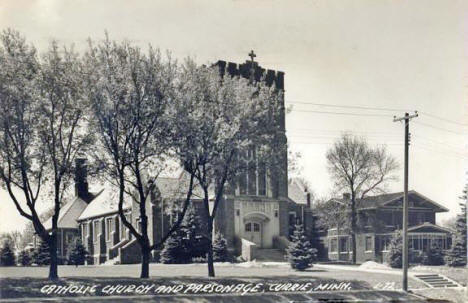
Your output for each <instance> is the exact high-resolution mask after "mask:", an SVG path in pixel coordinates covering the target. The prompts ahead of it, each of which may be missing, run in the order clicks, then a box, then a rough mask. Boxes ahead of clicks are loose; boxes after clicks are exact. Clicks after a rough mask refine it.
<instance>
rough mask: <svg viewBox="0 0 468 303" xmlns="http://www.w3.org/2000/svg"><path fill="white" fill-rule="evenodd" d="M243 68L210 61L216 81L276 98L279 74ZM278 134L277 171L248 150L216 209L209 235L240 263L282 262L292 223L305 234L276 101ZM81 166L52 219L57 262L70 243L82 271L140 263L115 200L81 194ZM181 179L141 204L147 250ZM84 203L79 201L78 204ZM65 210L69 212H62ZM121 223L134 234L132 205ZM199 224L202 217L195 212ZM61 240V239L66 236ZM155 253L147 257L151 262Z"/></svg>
mask: <svg viewBox="0 0 468 303" xmlns="http://www.w3.org/2000/svg"><path fill="white" fill-rule="evenodd" d="M249 55H250V56H251V60H248V61H246V62H245V63H242V64H237V63H232V62H225V61H218V62H217V63H216V64H215V66H218V67H219V71H220V74H221V75H223V76H224V74H225V73H228V74H229V75H232V76H241V77H245V78H247V79H253V80H255V81H265V82H266V83H267V84H268V85H269V86H274V87H275V88H276V89H278V90H281V91H283V92H284V73H283V72H280V71H274V70H265V69H264V68H262V67H260V66H259V65H258V63H257V62H256V61H254V56H255V55H254V54H253V52H251V53H250V54H249ZM280 111H281V113H280V118H279V120H278V121H277V123H279V129H280V133H279V134H278V138H279V139H278V140H277V142H275V144H281V145H282V147H284V148H282V150H284V153H283V154H282V155H281V157H280V158H281V160H280V164H279V165H278V166H277V167H276V168H275V167H273V168H266V167H263V166H262V165H260V164H259V163H258V162H259V161H257V158H256V152H255V149H250V150H248V151H247V152H246V153H245V154H246V155H245V161H248V162H249V164H250V163H251V165H249V167H253V168H254V169H249V170H247V171H246V172H245V173H243V174H242V175H241V176H239V178H238V180H237V182H235V183H236V184H230V186H228V189H227V190H226V192H225V195H224V197H223V201H222V202H221V203H220V205H219V208H218V210H217V213H216V218H215V230H216V231H218V232H220V233H221V234H222V235H223V236H224V237H225V238H226V240H227V242H228V246H229V248H230V250H231V251H232V252H233V253H234V254H236V255H241V256H242V257H243V258H244V259H245V260H253V259H258V258H261V257H262V256H266V255H275V256H276V257H278V256H279V257H280V258H282V256H283V255H284V249H285V248H286V247H287V245H288V243H289V241H288V237H289V236H290V234H291V233H292V230H293V227H294V225H295V224H296V223H297V222H303V223H304V226H305V230H306V232H308V233H311V232H312V230H313V224H314V219H313V216H312V212H311V205H310V203H311V202H310V194H309V193H308V192H307V188H306V187H305V186H304V184H302V183H301V182H299V181H298V180H290V181H288V173H287V167H288V163H287V161H288V160H287V148H286V146H287V139H286V129H285V110H284V94H283V98H282V100H281V104H280ZM83 161H84V160H82V159H80V160H78V162H77V174H76V178H75V180H76V188H80V189H82V190H81V191H77V192H76V195H77V197H76V199H75V200H73V201H71V202H70V203H69V204H67V205H65V206H64V207H63V208H62V212H61V215H60V216H61V217H62V218H63V219H62V220H60V219H59V233H61V234H63V235H65V236H64V239H63V240H62V242H61V246H60V247H62V250H61V256H65V255H66V251H67V245H68V244H69V243H70V242H71V241H72V240H73V237H80V238H81V240H82V243H83V244H84V245H85V247H86V250H87V251H88V252H89V254H90V257H91V258H90V260H89V262H88V263H90V264H102V263H111V264H125V263H138V262H140V255H139V254H140V248H139V245H138V242H137V241H136V239H135V238H134V237H132V235H130V233H129V231H128V230H127V229H126V228H125V227H124V226H123V224H122V222H120V218H119V215H118V211H117V201H118V197H117V195H116V194H115V193H114V192H112V191H111V190H108V189H103V190H101V191H99V192H97V193H89V192H88V185H87V180H86V171H85V167H86V165H85V163H84V162H83ZM186 178H187V177H186V175H185V174H183V173H181V174H180V175H179V176H177V177H175V178H158V179H157V180H156V185H157V186H156V192H155V193H154V195H152V197H151V199H148V201H147V206H146V209H147V215H148V226H149V228H148V229H149V231H148V234H149V237H150V241H151V242H152V243H155V242H158V241H159V240H160V239H161V238H162V237H163V236H164V235H165V234H166V232H167V230H168V229H169V228H170V226H171V223H172V222H173V219H174V218H172V217H171V215H170V214H168V211H167V209H166V208H167V207H169V205H170V204H171V203H170V202H173V200H174V199H178V198H179V197H180V190H181V188H184V186H183V185H184V184H186V181H187V180H186ZM197 191H199V189H197V188H195V192H194V195H193V198H192V200H191V204H192V205H193V206H194V207H195V209H199V208H201V207H202V203H201V202H202V201H201V199H200V198H199V197H202V194H201V192H198V193H197ZM83 197H85V198H83ZM69 210H73V211H69ZM124 210H125V213H126V217H127V218H128V220H130V222H132V224H133V226H135V227H138V226H139V225H138V222H139V209H138V205H137V204H136V203H132V202H131V201H126V204H125V206H124ZM200 217H201V219H202V220H203V218H202V214H201V212H200ZM67 235H69V236H67ZM157 253H158V252H154V254H153V256H154V257H155V259H157Z"/></svg>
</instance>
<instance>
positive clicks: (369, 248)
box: [366, 236, 372, 251]
mask: <svg viewBox="0 0 468 303" xmlns="http://www.w3.org/2000/svg"><path fill="white" fill-rule="evenodd" d="M366 251H372V236H366Z"/></svg>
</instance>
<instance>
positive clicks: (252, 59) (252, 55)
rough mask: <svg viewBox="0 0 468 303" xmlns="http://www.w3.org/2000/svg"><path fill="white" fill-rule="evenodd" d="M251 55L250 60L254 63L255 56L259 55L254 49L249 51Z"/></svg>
mask: <svg viewBox="0 0 468 303" xmlns="http://www.w3.org/2000/svg"><path fill="white" fill-rule="evenodd" d="M249 57H250V61H251V62H252V63H254V58H255V57H257V55H255V53H254V51H253V50H251V51H250V53H249Z"/></svg>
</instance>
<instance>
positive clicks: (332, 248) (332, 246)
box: [330, 238, 338, 252]
mask: <svg viewBox="0 0 468 303" xmlns="http://www.w3.org/2000/svg"><path fill="white" fill-rule="evenodd" d="M337 244H338V241H337V240H336V238H333V239H331V240H330V252H337V251H338V245H337Z"/></svg>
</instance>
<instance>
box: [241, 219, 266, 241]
mask: <svg viewBox="0 0 468 303" xmlns="http://www.w3.org/2000/svg"><path fill="white" fill-rule="evenodd" d="M244 234H245V238H246V239H247V240H249V241H250V242H253V243H255V244H257V246H258V247H262V223H261V222H257V221H247V222H246V223H245V225H244Z"/></svg>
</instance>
